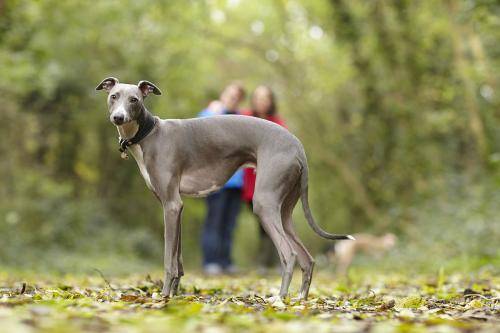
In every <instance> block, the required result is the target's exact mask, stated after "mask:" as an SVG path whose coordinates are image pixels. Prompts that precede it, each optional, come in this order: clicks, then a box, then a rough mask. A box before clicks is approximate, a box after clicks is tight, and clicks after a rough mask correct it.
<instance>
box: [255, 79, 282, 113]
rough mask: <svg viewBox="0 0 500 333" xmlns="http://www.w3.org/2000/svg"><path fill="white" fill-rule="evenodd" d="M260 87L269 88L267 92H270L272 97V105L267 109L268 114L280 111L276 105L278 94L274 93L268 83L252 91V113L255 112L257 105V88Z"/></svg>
mask: <svg viewBox="0 0 500 333" xmlns="http://www.w3.org/2000/svg"><path fill="white" fill-rule="evenodd" d="M259 88H264V89H266V90H267V93H268V94H269V98H270V99H271V105H270V106H269V110H267V115H268V116H272V115H274V114H276V112H278V107H277V106H276V96H275V95H274V91H273V90H272V89H271V87H269V86H266V85H261V86H258V87H257V88H255V90H254V92H253V93H252V98H251V100H250V105H251V107H252V113H254V114H255V107H254V95H255V92H256V91H257V89H259Z"/></svg>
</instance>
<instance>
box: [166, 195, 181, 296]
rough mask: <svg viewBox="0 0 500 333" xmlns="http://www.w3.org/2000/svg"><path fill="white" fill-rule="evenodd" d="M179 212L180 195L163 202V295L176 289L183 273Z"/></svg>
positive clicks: (167, 294)
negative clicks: (180, 264) (180, 265)
mask: <svg viewBox="0 0 500 333" xmlns="http://www.w3.org/2000/svg"><path fill="white" fill-rule="evenodd" d="M181 212H182V201H181V200H180V197H179V198H175V199H172V200H168V201H166V202H164V203H163V216H164V237H165V251H164V268H165V279H164V282H163V290H162V295H163V296H164V297H169V296H170V293H171V291H174V292H176V291H177V290H176V289H177V288H178V285H179V280H180V278H181V274H182V273H183V272H182V271H181V270H182V268H180V267H179V255H180V249H179V248H180V246H179V241H180V231H181V229H180V222H181Z"/></svg>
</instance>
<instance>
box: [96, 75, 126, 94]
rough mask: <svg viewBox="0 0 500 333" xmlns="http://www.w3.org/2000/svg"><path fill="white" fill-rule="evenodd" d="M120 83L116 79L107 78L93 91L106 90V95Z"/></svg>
mask: <svg viewBox="0 0 500 333" xmlns="http://www.w3.org/2000/svg"><path fill="white" fill-rule="evenodd" d="M118 83H120V82H119V81H118V79H117V78H115V77H107V78H105V79H104V80H102V82H101V83H99V85H98V86H97V87H95V90H103V89H104V90H106V91H107V92H108V93H109V91H110V90H111V89H113V87H114V86H115V85H117V84H118Z"/></svg>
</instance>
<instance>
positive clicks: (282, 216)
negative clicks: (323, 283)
mask: <svg viewBox="0 0 500 333" xmlns="http://www.w3.org/2000/svg"><path fill="white" fill-rule="evenodd" d="M96 90H105V91H106V92H107V93H108V109H109V113H110V115H109V119H110V121H111V122H112V123H113V124H114V125H116V127H117V128H118V132H119V135H120V151H122V154H126V152H127V150H128V151H130V152H131V153H132V155H133V156H134V158H135V160H136V162H137V164H138V166H139V170H140V172H141V174H142V177H143V178H144V180H145V181H146V184H147V186H148V187H149V189H150V190H151V191H152V192H153V193H154V194H155V196H156V197H157V198H158V200H159V201H160V202H161V204H162V207H163V211H164V237H165V249H164V250H165V252H164V268H165V278H164V284H163V290H162V295H163V296H164V297H170V295H171V294H172V295H176V294H177V292H178V287H179V281H180V278H181V277H182V276H183V275H184V270H183V266H182V256H181V236H180V235H181V213H182V209H183V203H182V200H181V195H187V196H196V197H199V196H206V195H207V194H210V193H212V192H215V191H217V190H218V189H219V188H221V186H222V185H224V183H225V182H226V181H227V180H228V179H229V178H230V177H231V175H232V174H233V173H234V172H235V171H236V170H237V169H238V168H240V167H241V166H243V165H252V166H254V167H256V169H257V180H256V185H255V194H254V198H253V207H254V208H253V209H254V213H255V214H256V215H257V216H258V217H259V219H260V221H261V223H262V226H263V228H264V230H265V231H266V232H267V233H268V234H269V236H270V238H271V239H272V241H273V243H274V245H275V246H276V249H277V251H278V254H279V257H280V261H281V266H282V281H281V288H280V293H279V296H280V297H282V298H283V297H286V295H287V293H288V288H289V286H290V281H291V279H292V274H293V269H294V266H295V261H296V260H298V263H299V265H300V268H301V269H302V285H301V288H300V292H299V298H301V299H307V296H308V293H309V287H310V284H311V279H312V273H313V267H314V260H313V258H312V256H311V255H310V254H309V252H308V251H307V249H306V248H305V246H304V245H303V244H302V242H301V241H300V239H299V238H298V237H297V234H296V233H295V231H294V228H293V224H292V211H293V208H294V207H295V205H296V204H297V201H298V199H299V198H300V199H301V200H302V207H303V210H304V214H305V217H306V219H307V222H308V223H309V225H310V226H311V228H312V229H313V230H314V231H315V232H316V233H317V234H318V235H320V236H322V237H324V238H327V239H353V238H352V236H350V235H334V234H330V233H327V232H326V231H324V230H322V229H321V228H320V227H319V226H318V225H317V224H316V223H315V221H314V219H313V216H312V214H311V210H310V208H309V202H308V168H307V160H306V155H305V152H304V148H303V146H302V144H301V143H300V141H299V140H298V139H297V138H296V137H295V136H294V135H292V134H291V133H290V132H289V131H288V130H286V129H284V128H283V127H281V126H278V125H276V124H274V123H272V122H270V121H267V120H262V119H259V118H255V117H248V116H240V115H221V116H213V117H207V118H198V119H182V120H181V119H168V120H164V119H159V118H158V117H155V116H153V115H152V114H151V113H150V112H149V111H148V110H147V109H146V107H145V105H144V100H145V98H146V97H147V96H148V94H150V93H153V94H155V95H161V91H160V89H158V87H156V86H155V85H154V84H153V83H151V82H148V81H140V82H139V83H138V84H137V85H133V84H122V83H119V81H118V79H116V78H113V77H109V78H106V79H104V80H103V81H102V82H101V83H100V84H99V85H98V86H97V87H96Z"/></svg>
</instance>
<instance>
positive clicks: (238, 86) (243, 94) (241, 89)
mask: <svg viewBox="0 0 500 333" xmlns="http://www.w3.org/2000/svg"><path fill="white" fill-rule="evenodd" d="M229 87H234V88H236V90H238V93H239V94H240V98H241V100H244V99H245V97H246V95H247V92H246V90H245V87H244V86H243V84H242V83H241V82H240V81H233V82H231V83H230V84H229V85H228V86H227V87H226V89H227V88H229Z"/></svg>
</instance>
